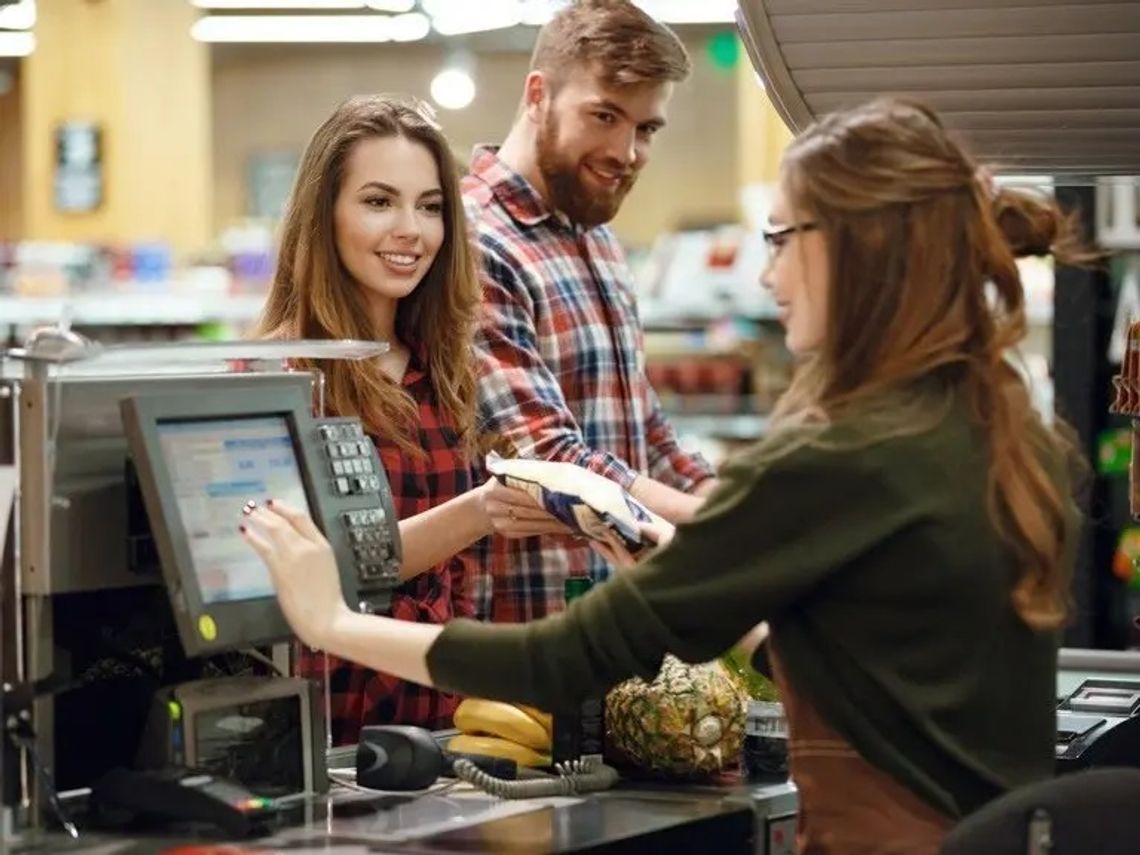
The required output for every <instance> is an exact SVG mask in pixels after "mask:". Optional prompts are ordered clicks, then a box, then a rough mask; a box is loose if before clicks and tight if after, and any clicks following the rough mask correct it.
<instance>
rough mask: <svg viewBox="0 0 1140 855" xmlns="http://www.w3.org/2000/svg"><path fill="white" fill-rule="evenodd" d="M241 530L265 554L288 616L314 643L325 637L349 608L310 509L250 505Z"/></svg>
mask: <svg viewBox="0 0 1140 855" xmlns="http://www.w3.org/2000/svg"><path fill="white" fill-rule="evenodd" d="M241 523H242V524H241V532H242V536H243V537H244V538H245V540H246V542H247V543H248V544H249V545H250V546H252V547H253V551H254V552H256V553H257V554H258V555H259V556H261V560H262V561H264V562H265V566H266V567H268V568H269V573H270V575H271V576H272V577H273V585H274V587H275V588H276V589H277V600H278V602H279V603H280V604H281V611H282V612H284V613H285V619H286V620H287V621H289V625H290V626H291V627H292V628H293V632H294V633H296V635H297V637H298V638H299V639H300V640H301V641H302V642H304V643H305V644H307V645H309V646H310V647H316V648H321V647H323V644H322V640H323V639H325V638H327V637H328V632H329V630H330V629H331V628H332V627H333V626H334V625H335V623H336V621H337V618H338V617H340V616H342V615H344V614H346V613H348V606H347V605H345V602H344V593H343V592H342V591H341V587H340V574H339V573H338V571H337V566H336V558H335V557H334V556H333V551H332V547H331V546H329V542H328V541H327V540H325V537H324V535H323V534H321V532H320V530H319V529H318V528H317V526H316V524H314V523H313V521H312V520H311V519H310V518H309V516H308V514H306V513H304V512H302V511H299V510H297V509H296V508H293V507H290V506H289V505H287V504H285V503H284V502H279V501H271V502H269V503H268V505H267V506H266V507H256V506H253V507H251V506H249V505H247V506H246V510H245V519H244V520H242V521H241Z"/></svg>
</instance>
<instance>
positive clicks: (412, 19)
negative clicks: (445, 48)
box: [389, 12, 431, 42]
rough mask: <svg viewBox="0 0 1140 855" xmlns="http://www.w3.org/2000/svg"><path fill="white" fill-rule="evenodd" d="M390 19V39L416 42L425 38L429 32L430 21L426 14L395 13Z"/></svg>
mask: <svg viewBox="0 0 1140 855" xmlns="http://www.w3.org/2000/svg"><path fill="white" fill-rule="evenodd" d="M389 20H390V21H391V33H392V41H394V42H418V41H419V40H420V39H425V38H427V35H428V33H430V32H431V21H429V20H428V17H427V15H423V14H420V13H419V12H409V13H408V14H407V15H395V16H393V17H392V18H390V19H389Z"/></svg>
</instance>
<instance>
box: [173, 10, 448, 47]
mask: <svg viewBox="0 0 1140 855" xmlns="http://www.w3.org/2000/svg"><path fill="white" fill-rule="evenodd" d="M425 23H426V22H425ZM403 26H405V27H406V24H405V25H403ZM399 28H400V27H397V29H399ZM190 35H191V36H193V37H194V38H195V39H197V40H198V41H200V42H387V41H391V40H392V39H393V37H394V34H393V19H392V18H390V17H388V16H387V15H222V16H218V15H211V16H207V17H205V18H199V19H198V20H197V21H195V22H194V24H193V25H192V26H191V27H190ZM425 35H426V30H425Z"/></svg>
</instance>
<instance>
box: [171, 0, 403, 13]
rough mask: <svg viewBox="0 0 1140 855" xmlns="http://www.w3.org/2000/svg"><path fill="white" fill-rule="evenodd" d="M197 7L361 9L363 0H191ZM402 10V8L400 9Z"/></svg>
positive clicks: (316, 9)
mask: <svg viewBox="0 0 1140 855" xmlns="http://www.w3.org/2000/svg"><path fill="white" fill-rule="evenodd" d="M192 2H193V3H194V5H195V6H197V7H198V8H199V9H281V10H283V11H284V10H288V9H312V10H314V11H329V10H332V9H363V8H364V0H192ZM400 11H403V10H400Z"/></svg>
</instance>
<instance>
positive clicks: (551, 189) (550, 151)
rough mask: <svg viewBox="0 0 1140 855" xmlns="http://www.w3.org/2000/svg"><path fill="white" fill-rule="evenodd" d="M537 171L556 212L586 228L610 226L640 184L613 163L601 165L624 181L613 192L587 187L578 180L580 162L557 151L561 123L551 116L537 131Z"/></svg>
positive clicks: (624, 168)
mask: <svg viewBox="0 0 1140 855" xmlns="http://www.w3.org/2000/svg"><path fill="white" fill-rule="evenodd" d="M537 147H538V171H539V172H540V173H542V180H543V181H544V182H545V183H546V191H547V193H549V194H550V199H549V200H548V201H549V202H550V204H551V205H552V206H553V207H554V209H555V210H558V211H561V212H562V213H563V214H565V215H566V216H567V217H569V218H570V221H571V222H574V223H577V224H578V225H580V226H583V227H584V228H588V229H589V228H593V227H594V226H600V225H602V224H603V223H608V222H609V221H610V220H612V219H613V218H614V217H616V216H617V212H618V209H619V208H621V203H622V202H623V201H624V200H625V197H626V194H627V193H629V191H630V189H631V188H632V187H633V184H634V182H635V181H636V180H637V173H636V172H631V171H630V170H628V169H627V168H626V167H624V166H622V165H621V164H618V163H614V162H612V161H610V162H607V163H599V164H598V166H599V168H601V169H605V170H606V171H607V172H613V173H616V174H620V175H621V176H622V177H621V179H620V181H619V182H618V185H617V186H616V187H615V188H614V189H613V190H603V189H601V188H596V189H595V188H590V187H587V186H586V185H585V184H584V183H583V182H582V180H581V178H580V177H579V174H580V169H581V168H582V167H581V165H580V163H578V162H577V161H572V160H569V159H568V158H566V157H564V156H563V155H562V153H561V152H560V151H559V150H558V122H557V120H556V119H555V117H554V114H553V113H552V112H551V113H548V114H547V118H546V122H545V123H544V124H543V125H542V126H541V127H540V128H539V131H538V140H537Z"/></svg>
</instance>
